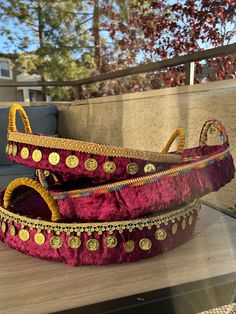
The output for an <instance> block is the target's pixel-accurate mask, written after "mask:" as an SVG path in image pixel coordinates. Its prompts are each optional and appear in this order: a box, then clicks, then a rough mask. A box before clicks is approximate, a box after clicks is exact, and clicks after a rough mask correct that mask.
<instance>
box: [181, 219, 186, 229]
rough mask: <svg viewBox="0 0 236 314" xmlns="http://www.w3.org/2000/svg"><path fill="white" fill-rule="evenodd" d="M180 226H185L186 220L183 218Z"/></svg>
mask: <svg viewBox="0 0 236 314" xmlns="http://www.w3.org/2000/svg"><path fill="white" fill-rule="evenodd" d="M181 227H182V229H183V230H184V229H185V228H186V220H185V219H183V220H182V223H181Z"/></svg>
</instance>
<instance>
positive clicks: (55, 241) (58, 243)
mask: <svg viewBox="0 0 236 314" xmlns="http://www.w3.org/2000/svg"><path fill="white" fill-rule="evenodd" d="M50 246H51V248H53V249H54V250H56V249H60V247H62V239H61V238H60V237H58V236H53V237H52V238H51V239H50Z"/></svg>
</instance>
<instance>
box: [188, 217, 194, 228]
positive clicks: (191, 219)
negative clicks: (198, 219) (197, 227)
mask: <svg viewBox="0 0 236 314" xmlns="http://www.w3.org/2000/svg"><path fill="white" fill-rule="evenodd" d="M192 223H193V215H191V216H189V218H188V224H189V226H191V224H192Z"/></svg>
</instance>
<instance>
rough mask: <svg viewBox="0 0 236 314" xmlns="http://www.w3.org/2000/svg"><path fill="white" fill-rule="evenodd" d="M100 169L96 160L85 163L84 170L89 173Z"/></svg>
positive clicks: (90, 159) (91, 159)
mask: <svg viewBox="0 0 236 314" xmlns="http://www.w3.org/2000/svg"><path fill="white" fill-rule="evenodd" d="M97 167H98V162H97V160H96V159H94V158H89V159H87V160H86V161H85V163H84V168H85V169H86V170H88V171H94V170H96V169H97Z"/></svg>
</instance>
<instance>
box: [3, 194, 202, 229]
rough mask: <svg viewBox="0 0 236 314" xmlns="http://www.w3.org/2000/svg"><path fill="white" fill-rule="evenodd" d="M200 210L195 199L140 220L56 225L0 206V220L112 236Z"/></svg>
mask: <svg viewBox="0 0 236 314" xmlns="http://www.w3.org/2000/svg"><path fill="white" fill-rule="evenodd" d="M200 208H201V201H200V200H199V199H196V200H194V201H193V202H192V203H191V204H188V205H186V206H185V207H183V208H180V209H176V210H172V211H170V212H168V213H165V214H162V215H155V216H151V217H146V218H142V219H135V220H125V221H112V222H96V223H95V222H94V223H58V222H48V221H44V220H37V219H32V218H28V217H24V216H21V215H19V214H15V213H12V212H9V211H8V210H6V209H4V208H3V207H1V206H0V218H1V220H2V221H5V222H14V223H16V224H20V225H21V226H22V228H25V227H29V228H30V229H37V230H40V231H41V230H46V231H48V232H49V233H50V232H55V233H56V234H60V233H61V232H66V233H67V234H71V233H82V232H86V233H87V234H88V235H91V234H92V233H93V232H98V234H102V233H103V232H107V231H108V232H109V233H111V234H112V232H113V231H116V230H117V231H119V232H120V233H122V232H123V231H124V230H129V231H130V232H132V231H133V229H140V230H142V229H143V228H148V229H151V228H152V227H153V226H156V227H157V228H159V227H160V225H161V224H165V225H168V223H169V221H171V222H172V223H174V222H175V221H176V220H180V219H181V217H183V218H186V217H187V216H190V215H191V214H192V213H193V212H194V211H196V210H197V211H199V210H200Z"/></svg>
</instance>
